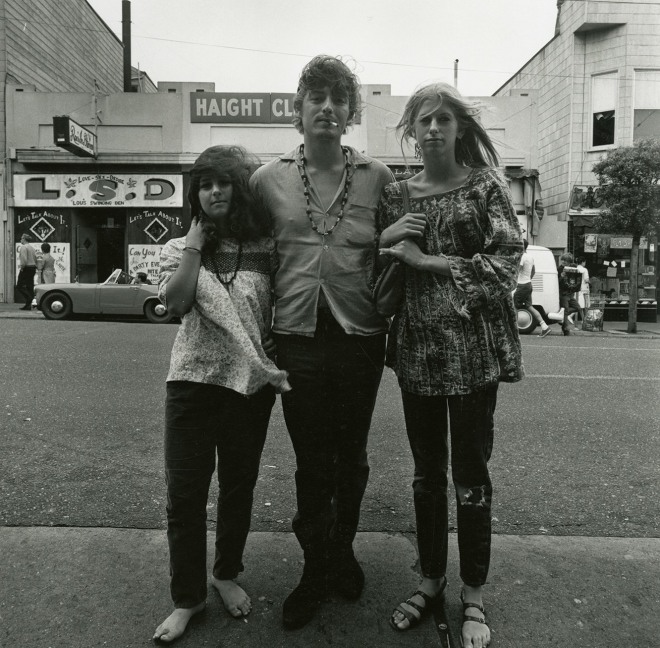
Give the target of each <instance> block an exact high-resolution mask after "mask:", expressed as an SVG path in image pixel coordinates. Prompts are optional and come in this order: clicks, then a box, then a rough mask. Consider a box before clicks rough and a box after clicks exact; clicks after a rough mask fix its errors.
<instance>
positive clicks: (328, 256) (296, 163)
mask: <svg viewBox="0 0 660 648" xmlns="http://www.w3.org/2000/svg"><path fill="white" fill-rule="evenodd" d="M359 111H360V85H359V81H358V79H357V77H356V76H355V74H353V73H352V72H351V70H350V69H349V68H348V66H347V65H346V64H345V63H344V62H342V61H341V60H340V59H338V58H335V57H332V56H325V55H320V56H317V57H315V58H313V59H312V60H311V61H310V62H309V63H308V64H307V65H306V66H305V67H304V69H303V71H302V73H301V76H300V80H299V83H298V89H297V93H296V96H295V99H294V118H293V123H294V126H295V127H296V128H297V129H298V132H300V133H301V134H302V136H303V143H302V144H301V145H300V146H298V147H296V148H295V149H294V150H293V151H291V152H290V153H287V154H286V155H281V156H279V157H277V158H276V159H275V160H273V161H271V162H269V163H268V164H266V165H265V166H263V167H262V168H260V169H259V170H257V171H256V172H255V174H254V175H253V176H252V179H251V186H252V187H253V189H254V192H255V194H256V195H257V197H258V198H259V199H260V201H261V202H262V204H263V205H264V206H265V208H266V209H267V210H268V213H269V214H270V217H271V220H272V226H273V230H274V236H275V239H276V241H277V249H278V256H279V269H278V271H277V274H276V275H275V286H274V287H275V320H274V325H273V332H274V335H275V340H276V343H277V359H278V365H279V367H280V368H282V369H284V370H286V371H287V372H288V374H289V381H290V383H291V387H292V389H291V391H289V392H287V393H285V394H283V395H282V408H283V412H284V419H285V421H286V426H287V429H288V432H289V436H290V437H291V442H292V444H293V449H294V452H295V455H296V477H295V478H296V502H297V511H296V514H295V516H294V519H293V524H292V526H293V530H294V532H295V534H296V537H297V539H298V542H299V543H300V546H301V547H302V549H303V554H304V559H305V563H304V568H303V573H302V577H301V579H300V582H299V584H298V586H297V587H296V588H295V589H294V590H293V591H292V592H291V594H290V595H289V596H288V597H287V598H286V600H285V601H284V605H283V609H282V621H283V624H284V627H285V628H288V629H293V628H299V627H301V626H304V625H305V624H306V623H308V622H309V621H310V620H311V619H312V618H313V616H314V614H315V613H316V611H317V610H318V608H319V606H320V604H321V602H322V600H323V599H324V597H325V596H326V594H327V593H328V592H329V591H330V590H332V591H335V592H337V593H339V594H340V595H341V596H344V597H346V598H348V599H357V598H358V597H359V596H360V594H361V592H362V589H363V586H364V579H365V577H364V572H363V570H362V568H361V566H360V564H359V562H358V561H357V559H356V557H355V553H354V549H353V540H354V538H355V535H356V532H357V528H358V523H359V519H360V505H361V502H362V498H363V495H364V491H365V488H366V485H367V480H368V477H369V463H368V460H367V437H368V433H369V427H370V424H371V416H372V412H373V409H374V405H375V402H376V394H377V391H378V386H379V384H380V379H381V376H382V372H383V360H384V352H385V334H386V331H387V322H386V320H385V319H383V318H382V317H380V316H379V315H378V313H377V312H376V309H375V306H374V304H373V301H372V299H371V290H370V286H369V278H370V272H369V268H370V266H371V260H372V259H373V255H374V250H375V246H374V236H375V212H376V206H377V204H378V198H379V195H380V192H381V189H382V188H383V186H384V185H385V184H387V183H388V182H390V181H391V180H392V179H393V177H392V174H391V172H390V171H389V169H388V168H387V167H386V166H385V165H384V164H382V163H381V162H378V161H376V160H373V159H371V158H369V157H367V156H365V155H363V154H361V153H359V152H358V151H357V150H355V149H354V148H352V147H349V146H344V145H342V141H341V140H342V135H343V133H345V132H346V129H347V127H349V126H350V125H351V124H352V123H353V122H354V121H355V118H356V116H357V115H358V114H359Z"/></svg>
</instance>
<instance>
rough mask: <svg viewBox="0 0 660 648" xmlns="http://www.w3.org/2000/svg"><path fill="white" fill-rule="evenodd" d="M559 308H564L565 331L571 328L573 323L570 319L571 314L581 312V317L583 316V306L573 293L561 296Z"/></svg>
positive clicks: (563, 328)
mask: <svg viewBox="0 0 660 648" xmlns="http://www.w3.org/2000/svg"><path fill="white" fill-rule="evenodd" d="M559 308H563V309H564V321H563V322H562V324H561V328H562V330H563V331H568V330H569V329H570V324H571V323H570V322H569V321H568V316H569V315H571V314H572V313H579V314H580V318H582V308H581V307H580V304H579V303H578V300H577V299H575V297H573V295H561V296H560V297H559Z"/></svg>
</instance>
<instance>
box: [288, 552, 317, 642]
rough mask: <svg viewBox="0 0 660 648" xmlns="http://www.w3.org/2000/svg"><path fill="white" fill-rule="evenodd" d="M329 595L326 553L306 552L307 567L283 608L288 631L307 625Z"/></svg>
mask: <svg viewBox="0 0 660 648" xmlns="http://www.w3.org/2000/svg"><path fill="white" fill-rule="evenodd" d="M327 593H328V561H327V555H326V553H325V551H323V552H309V551H306V552H305V566H304V568H303V574H302V578H301V579H300V583H298V587H296V589H294V590H293V592H291V594H289V596H287V598H286V600H285V601H284V605H283V606H282V623H283V624H284V627H285V628H286V629H287V630H295V629H296V628H302V627H303V626H304V625H307V624H308V623H309V622H310V621H311V620H312V619H313V618H314V615H315V614H316V611H317V610H318V609H319V607H320V606H321V601H323V599H324V598H325V597H326V595H327Z"/></svg>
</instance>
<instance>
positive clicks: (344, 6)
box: [88, 0, 557, 96]
mask: <svg viewBox="0 0 660 648" xmlns="http://www.w3.org/2000/svg"><path fill="white" fill-rule="evenodd" d="M88 1H89V4H90V5H92V7H94V9H95V10H96V12H97V13H98V14H99V15H100V16H101V18H103V20H104V21H105V22H106V23H107V25H108V26H109V27H110V28H111V29H112V30H114V31H115V33H116V34H117V35H118V36H119V38H121V31H122V27H121V6H122V3H121V0H88ZM556 17H557V0H453V1H451V2H450V1H449V0H296V1H295V2H294V1H293V0H231V1H228V0H132V1H131V23H132V26H131V31H132V45H131V47H132V64H133V66H134V67H139V68H140V69H141V70H144V71H145V72H146V73H147V74H148V75H149V77H150V78H151V79H152V81H154V83H158V82H159V81H193V82H204V81H205V82H215V90H216V92H286V93H288V92H295V89H296V85H297V82H298V77H299V75H300V71H301V69H302V68H303V66H304V65H305V63H306V62H307V61H308V60H309V59H310V58H312V57H313V56H314V55H316V54H332V55H335V56H336V55H340V56H341V57H342V58H343V59H344V60H346V61H347V63H349V65H350V66H351V67H352V69H353V70H354V71H355V72H356V73H357V75H358V77H359V78H360V81H361V82H362V84H363V85H364V84H389V85H391V87H392V94H393V95H395V96H408V95H410V94H411V93H412V92H413V91H414V90H415V89H416V88H417V87H419V86H420V85H422V84H424V83H429V82H433V81H447V82H449V83H453V82H454V61H455V59H458V89H459V90H460V91H461V92H462V93H463V94H464V95H470V96H489V95H492V94H493V93H494V92H495V91H496V90H497V89H498V88H499V87H500V86H501V85H502V84H503V83H504V82H505V81H507V79H509V77H511V76H512V75H513V74H514V73H515V72H516V71H517V70H518V69H520V68H521V67H522V66H523V65H524V64H525V63H526V62H527V61H528V60H529V59H530V58H532V56H533V55H534V54H536V52H538V51H539V50H540V49H541V48H542V47H543V46H544V45H545V44H546V43H547V42H548V41H550V40H551V39H552V37H553V35H554V27H555V21H556Z"/></svg>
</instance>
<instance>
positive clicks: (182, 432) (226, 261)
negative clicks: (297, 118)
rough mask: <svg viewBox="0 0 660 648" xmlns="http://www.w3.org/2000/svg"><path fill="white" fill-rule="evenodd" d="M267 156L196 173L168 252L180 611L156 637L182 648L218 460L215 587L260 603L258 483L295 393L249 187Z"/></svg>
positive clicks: (226, 154)
mask: <svg viewBox="0 0 660 648" xmlns="http://www.w3.org/2000/svg"><path fill="white" fill-rule="evenodd" d="M256 164H257V161H256V159H255V158H254V157H253V156H251V155H250V154H248V153H247V151H245V149H243V148H242V147H238V146H212V147H211V148H208V149H206V150H205V151H204V152H203V153H202V154H201V155H200V156H199V157H198V158H197V160H196V161H195V164H194V165H193V168H192V170H191V171H190V189H189V192H188V200H189V202H190V206H191V214H192V222H191V225H190V230H189V231H188V233H187V235H186V236H185V237H184V238H175V239H171V240H170V241H168V242H167V243H166V244H165V246H164V247H163V250H162V252H161V260H160V276H159V285H158V296H159V298H160V300H161V301H162V302H163V303H164V304H165V305H166V306H167V309H168V310H169V311H170V312H171V313H172V314H173V315H176V316H177V317H181V318H182V321H181V326H180V328H179V331H178V333H177V336H176V339H175V341H174V346H173V348H172V356H171V360H170V370H169V373H168V376H167V398H166V406H165V476H166V483H167V540H168V546H169V552H170V593H171V596H172V600H173V602H174V606H175V609H174V611H173V612H172V614H171V615H170V616H168V617H167V619H165V621H163V623H161V624H160V625H159V626H158V628H157V629H156V631H155V633H154V635H153V638H154V639H157V640H160V641H161V642H165V643H170V642H172V641H173V640H174V639H176V638H177V637H179V636H181V635H182V634H183V632H184V631H185V629H186V626H187V625H188V622H189V620H190V619H191V617H192V616H193V615H195V614H197V613H199V612H201V611H202V610H203V609H204V606H205V604H206V597H207V578H206V505H207V499H208V492H209V485H210V482H211V478H212V476H213V473H214V471H215V465H216V456H217V463H218V484H219V494H218V501H217V525H216V533H215V560H214V564H213V571H212V574H211V583H212V584H213V586H214V587H215V589H216V590H217V591H218V593H219V595H220V598H221V599H222V602H223V604H224V606H225V608H226V609H227V611H228V612H229V614H231V615H232V616H234V617H238V618H241V617H244V616H246V615H247V614H249V613H250V610H251V607H252V602H251V600H250V597H249V596H248V594H247V593H246V592H245V591H244V590H243V588H242V587H241V586H240V585H239V584H238V583H237V582H236V581H235V579H236V577H237V576H238V574H239V573H240V572H241V571H242V570H243V562H242V558H243V550H244V548H245V543H246V540H247V536H248V532H249V529H250V519H251V515H252V499H253V491H254V486H255V484H256V481H257V476H258V472H259V462H260V458H261V452H262V449H263V446H264V442H265V439H266V431H267V428H268V421H269V419H270V412H271V409H272V407H273V404H274V402H275V393H276V392H278V391H284V390H286V389H288V388H289V386H288V384H287V382H286V373H285V372H283V371H281V370H280V369H278V368H277V367H276V366H275V364H274V362H273V360H272V359H271V357H269V355H268V354H270V355H271V356H272V355H273V353H274V345H273V342H272V340H271V338H270V322H271V314H272V304H271V276H272V274H273V273H274V271H275V268H276V266H277V256H276V252H275V244H274V242H273V240H272V239H271V238H270V237H269V235H268V234H269V226H268V220H267V218H266V216H265V214H263V213H262V212H261V211H260V210H259V209H258V207H257V205H256V204H255V202H254V200H253V199H252V197H251V194H250V191H249V188H248V178H249V175H250V173H251V172H252V170H253V169H254V167H255V166H256Z"/></svg>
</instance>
